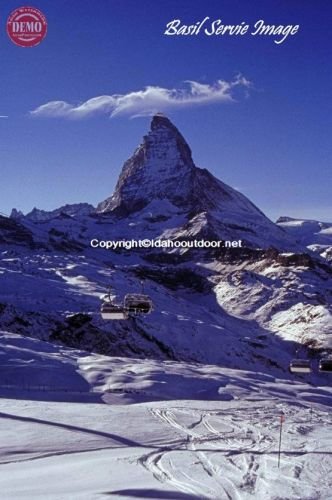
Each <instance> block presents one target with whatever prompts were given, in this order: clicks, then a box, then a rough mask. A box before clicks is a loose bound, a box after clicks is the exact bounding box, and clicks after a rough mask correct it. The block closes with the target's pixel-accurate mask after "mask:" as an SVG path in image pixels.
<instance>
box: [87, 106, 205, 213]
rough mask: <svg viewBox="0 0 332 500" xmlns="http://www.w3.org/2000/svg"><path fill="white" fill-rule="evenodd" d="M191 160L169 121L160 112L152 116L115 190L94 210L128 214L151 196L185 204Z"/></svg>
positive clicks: (188, 188)
mask: <svg viewBox="0 0 332 500" xmlns="http://www.w3.org/2000/svg"><path fill="white" fill-rule="evenodd" d="M195 169H196V167H195V164H194V162H193V159H192V156H191V150H190V148H189V146H188V144H187V142H186V141H185V139H184V138H183V136H182V135H181V133H180V132H179V131H178V129H177V128H176V127H175V125H173V123H172V122H171V121H170V120H169V119H168V118H167V117H166V116H165V115H163V114H161V113H157V114H156V115H154V116H153V118H152V121H151V126H150V131H149V132H148V134H147V135H145V136H144V137H143V141H142V143H141V144H140V145H139V146H138V148H137V149H136V151H135V152H134V154H133V156H132V157H131V158H130V159H129V160H127V161H126V162H125V164H124V166H123V168H122V171H121V174H120V177H119V180H118V182H117V185H116V188H115V192H114V194H113V195H112V196H111V197H110V198H107V199H106V200H105V201H104V202H102V203H101V204H99V206H98V208H97V211H98V212H110V211H114V210H116V211H117V213H120V214H123V215H128V213H132V212H135V211H137V210H140V209H142V208H143V207H144V206H146V205H147V204H148V203H150V202H151V201H152V200H155V199H167V200H169V201H170V202H171V203H173V204H174V205H176V206H181V207H182V206H186V205H187V202H188V197H189V196H190V192H191V187H192V182H193V177H194V175H195Z"/></svg>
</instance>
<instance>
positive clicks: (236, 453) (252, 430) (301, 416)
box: [140, 405, 331, 500]
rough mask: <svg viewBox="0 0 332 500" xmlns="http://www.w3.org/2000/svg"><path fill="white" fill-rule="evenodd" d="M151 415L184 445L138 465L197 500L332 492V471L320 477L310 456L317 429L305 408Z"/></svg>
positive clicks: (163, 411) (145, 458)
mask: <svg viewBox="0 0 332 500" xmlns="http://www.w3.org/2000/svg"><path fill="white" fill-rule="evenodd" d="M283 410H285V413H286V419H288V427H287V429H286V430H285V431H284V432H285V434H287V435H285V436H284V439H285V440H286V442H287V443H288V447H287V451H286V450H285V451H284V453H283V458H282V467H284V469H278V468H277V448H278V434H279V432H278V429H279V412H280V411H283ZM149 411H150V412H151V414H152V415H153V416H154V418H156V419H158V420H159V421H160V422H162V423H163V424H165V425H167V426H169V427H171V428H172V429H173V430H174V431H176V433H177V435H179V437H180V440H179V441H178V442H177V443H178V444H177V447H176V448H174V447H172V446H171V445H170V446H169V447H167V448H163V449H159V450H158V451H153V452H151V453H149V454H147V455H145V456H143V457H141V459H140V463H141V464H142V465H143V466H144V467H145V468H146V469H147V470H149V471H150V472H151V473H152V474H153V475H154V477H155V478H156V479H157V480H159V481H161V482H163V483H165V482H166V483H167V484H169V485H170V486H172V487H174V488H175V489H177V490H178V491H181V492H182V493H186V494H189V495H192V496H193V498H200V499H209V500H212V499H214V500H215V499H217V498H218V499H220V500H222V499H226V500H247V499H255V500H257V499H263V498H264V499H267V498H270V499H273V498H277V497H278V495H277V496H274V494H273V493H272V491H271V485H274V488H276V489H275V492H277V491H278V488H281V489H282V490H283V491H287V495H291V497H294V498H295V497H296V495H298V494H300V495H301V492H302V494H303V493H304V491H305V490H306V489H307V488H306V486H307V485H308V494H309V495H313V496H309V497H308V498H323V497H322V496H321V495H320V493H321V492H319V491H317V489H316V488H315V487H314V488H313V487H312V484H317V482H320V484H321V485H322V486H323V489H324V490H326V491H328V488H330V487H331V477H329V476H330V474H329V473H328V471H326V475H325V478H320V472H321V471H317V469H315V470H311V468H310V457H309V456H308V457H307V456H306V453H307V449H306V445H305V443H306V439H307V437H308V434H309V435H310V433H311V431H312V429H313V427H312V426H311V425H310V422H308V410H307V409H299V408H290V407H288V406H287V405H285V407H284V408H279V407H278V408H277V407H272V408H271V407H265V406H264V405H259V406H258V407H256V408H253V407H251V408H248V407H243V408H240V407H237V408H226V409H225V410H223V411H220V410H215V411H214V410H210V411H206V410H203V409H195V408H186V407H183V408H181V407H176V408H171V407H168V408H152V409H150V410H149ZM319 413H320V412H315V418H316V419H317V420H320V419H322V418H321V416H320V415H319ZM323 420H325V418H324V417H323ZM328 420H329V419H328ZM322 423H323V422H322ZM324 423H325V424H326V425H327V424H329V423H330V422H328V421H327V420H325V422H324ZM313 443H314V441H313ZM292 450H293V451H292ZM302 453H303V455H302ZM322 453H324V452H322ZM287 455H289V456H287ZM297 455H298V456H297ZM326 458H327V459H329V457H328V456H327V457H326ZM305 465H306V466H305ZM304 469H305V471H304ZM281 470H282V474H281V473H280V471H281ZM313 476H316V477H313ZM307 480H309V483H311V486H310V485H309V483H308V481H307ZM274 488H273V489H274ZM303 488H304V489H303ZM315 495H316V496H315Z"/></svg>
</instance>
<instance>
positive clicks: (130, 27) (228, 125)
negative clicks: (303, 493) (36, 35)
mask: <svg viewBox="0 0 332 500" xmlns="http://www.w3.org/2000/svg"><path fill="white" fill-rule="evenodd" d="M21 5H26V4H25V3H24V2H20V1H17V0H15V1H14V0H5V1H3V2H1V5H0V21H1V22H0V70H1V71H0V74H1V78H0V89H1V92H0V115H8V118H7V119H5V118H1V119H0V166H1V188H2V191H1V201H0V211H2V212H5V213H8V212H10V210H11V208H12V207H16V208H18V209H20V210H23V211H24V212H27V211H29V210H31V209H32V208H33V207H34V206H37V207H38V208H43V209H47V210H48V209H54V208H56V207H58V206H60V205H62V204H65V203H76V202H80V201H87V202H90V203H93V204H96V203H98V202H99V201H101V200H103V199H104V198H106V197H107V196H109V195H110V194H111V192H112V190H113V188H114V185H115V183H116V180H117V177H118V175H119V172H120V169H121V167H122V164H123V162H124V160H126V159H127V158H128V157H129V156H130V155H131V154H132V152H133V150H134V148H135V147H136V146H137V145H138V143H139V142H140V140H141V137H142V135H143V134H144V133H146V131H147V129H148V127H149V121H150V119H149V118H146V117H145V118H136V119H130V118H129V117H128V116H119V117H116V118H112V119H110V118H109V117H108V116H107V115H101V116H94V117H89V118H85V119H82V120H68V119H63V118H57V119H55V118H33V117H31V116H30V115H29V111H31V110H33V109H35V108H37V107H38V106H40V105H42V104H45V103H47V102H49V101H53V100H63V101H66V102H69V103H72V104H77V103H80V102H84V101H86V100H87V99H89V98H92V97H96V96H99V95H103V94H126V93H128V92H131V91H136V90H141V89H143V88H144V87H145V86H147V85H156V86H160V87H165V88H181V87H182V86H183V83H182V82H183V81H185V80H195V81H197V82H201V83H212V82H214V81H216V80H218V79H224V80H227V81H229V80H232V79H233V78H234V76H235V75H236V74H237V73H239V72H241V73H242V74H243V75H244V76H245V77H246V78H248V79H249V80H251V81H252V82H253V85H254V88H253V89H252V90H251V91H250V96H249V97H248V98H246V99H245V98H242V97H240V98H239V100H238V102H235V103H226V104H225V103H217V104H210V105H206V106H195V107H186V108H185V109H177V110H171V111H169V112H168V113H167V114H168V116H169V117H170V118H171V119H172V120H173V122H174V123H175V124H176V126H177V127H178V128H179V129H180V131H181V132H182V133H183V135H184V136H185V138H186V139H187V141H188V143H189V145H190V146H191V149H192V151H193V157H194V160H195V162H196V164H197V165H198V166H201V167H206V168H208V169H209V170H210V171H211V172H212V173H213V174H214V175H216V176H217V177H219V178H220V179H221V180H223V181H224V182H226V183H228V184H230V185H231V186H233V187H235V188H237V189H239V190H240V191H241V192H243V193H244V194H245V195H246V196H248V197H249V198H250V199H251V200H252V201H253V202H254V203H255V204H256V205H258V206H259V207H260V208H261V209H262V210H263V211H264V212H265V213H266V214H267V215H268V216H270V217H271V218H272V219H275V218H276V217H278V216H279V215H290V216H295V217H306V218H317V219H321V220H332V200H331V186H332V173H331V172H332V169H331V157H332V154H331V153H332V151H331V149H332V148H331V143H332V141H331V98H330V92H331V88H332V81H331V80H332V78H331V63H330V57H331V41H330V40H331V30H330V20H331V18H332V3H331V2H329V1H327V0H321V1H320V0H315V1H313V0H255V1H251V2H249V1H248V0H216V1H212V0H204V1H203V0H202V1H199V0H195V1H193V0H172V1H170V0H164V1H156V0H98V1H94V0H56V1H54V0H34V1H33V2H31V3H28V4H27V5H32V6H34V7H37V8H39V9H40V10H42V11H43V12H44V14H45V15H46V17H47V20H48V35H47V38H46V39H45V40H44V41H43V42H42V43H41V44H40V45H39V46H37V47H34V48H20V47H17V46H16V45H14V44H13V43H12V42H11V41H10V40H9V39H8V37H7V34H6V29H5V25H6V19H7V17H8V15H9V13H10V12H11V11H12V10H13V9H15V8H16V7H19V6H21ZM205 16H210V18H211V19H218V18H221V19H222V20H223V21H224V23H225V24H238V23H240V22H241V21H246V22H247V23H248V24H250V25H253V24H254V22H256V21H257V20H258V19H264V20H265V21H266V23H268V24H279V23H282V24H299V25H300V31H299V33H298V34H297V35H295V36H294V37H291V38H288V39H287V40H286V41H285V42H284V43H283V44H281V45H276V44H274V43H273V40H272V39H271V38H270V37H264V38H260V37H251V36H245V37H241V38H240V37H204V36H199V37H166V36H164V35H163V31H164V30H165V25H166V23H167V22H169V21H170V20H172V19H174V18H180V19H181V20H182V21H183V22H184V23H186V24H191V23H193V22H196V21H198V20H201V19H203V18H204V17H205Z"/></svg>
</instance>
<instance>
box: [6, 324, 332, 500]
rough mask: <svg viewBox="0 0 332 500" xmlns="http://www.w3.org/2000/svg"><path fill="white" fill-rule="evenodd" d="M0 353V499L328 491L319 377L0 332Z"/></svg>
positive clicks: (280, 495) (275, 495)
mask: <svg viewBox="0 0 332 500" xmlns="http://www.w3.org/2000/svg"><path fill="white" fill-rule="evenodd" d="M0 359H1V366H2V367H3V366H7V367H9V366H10V367H11V368H12V370H11V372H10V379H11V383H10V384H9V383H8V378H9V375H8V373H9V372H8V370H4V369H3V370H1V372H0V376H1V380H0V391H1V396H2V398H1V399H0V417H1V426H0V439H1V448H0V491H1V499H3V500H7V499H8V500H9V499H10V500H11V499H24V500H39V499H43V500H45V499H47V500H60V499H70V500H71V499H75V500H76V499H79V500H80V499H89V500H91V499H103V498H105V499H106V498H118V499H123V498H124V499H134V498H155V499H163V498H168V499H174V500H176V499H231V500H233V499H234V500H247V499H255V500H260V499H262V500H263V499H264V500H265V499H271V500H277V499H278V500H281V499H291V500H295V499H301V500H309V499H310V500H313V499H324V500H325V499H329V498H331V493H330V491H331V486H332V456H331V448H332V434H331V424H332V420H331V406H332V389H331V388H330V387H328V386H325V387H317V386H315V385H311V384H310V383H309V382H310V380H308V379H305V377H298V378H297V379H294V378H293V379H283V380H281V379H276V378H274V377H273V376H269V375H266V374H262V373H256V372H250V371H243V370H233V369H227V368H222V367H218V366H214V365H201V364H198V363H183V362H181V363H180V362H173V361H154V360H142V359H140V360H136V359H130V358H117V357H114V358H110V357H107V356H100V355H96V354H89V353H85V352H83V351H77V350H74V349H68V348H64V347H63V346H60V345H53V344H50V343H47V342H42V341H39V340H36V339H29V338H25V337H21V336H19V335H16V334H10V333H4V332H3V333H1V334H0ZM5 373H6V374H7V375H6V376H7V380H6V383H5V380H4V374H5ZM47 374H48V375H47ZM52 374H53V376H52ZM60 374H63V377H60ZM46 375H47V377H46ZM24 380H26V381H28V382H27V383H26V384H24V383H23V382H24ZM281 413H283V414H284V415H285V422H284V424H283V434H282V446H281V450H282V453H281V463H280V468H278V439H279V422H280V414H281Z"/></svg>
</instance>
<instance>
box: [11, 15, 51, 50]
mask: <svg viewBox="0 0 332 500" xmlns="http://www.w3.org/2000/svg"><path fill="white" fill-rule="evenodd" d="M7 33H8V36H9V38H10V39H11V41H12V42H13V43H15V44H16V45H19V46H20V47H34V46H35V45H38V44H39V43H40V42H41V41H42V40H43V39H44V38H45V36H46V33H47V21H46V17H45V16H44V14H43V13H42V12H40V10H38V9H36V8H35V7H19V8H18V9H15V10H14V11H13V12H12V13H11V14H10V15H9V17H8V19H7Z"/></svg>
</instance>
